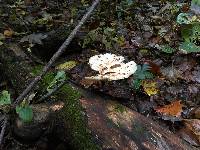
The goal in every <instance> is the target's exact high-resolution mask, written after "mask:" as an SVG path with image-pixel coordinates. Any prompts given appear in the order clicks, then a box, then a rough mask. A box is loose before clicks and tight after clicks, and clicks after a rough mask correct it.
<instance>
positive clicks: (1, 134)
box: [0, 116, 8, 146]
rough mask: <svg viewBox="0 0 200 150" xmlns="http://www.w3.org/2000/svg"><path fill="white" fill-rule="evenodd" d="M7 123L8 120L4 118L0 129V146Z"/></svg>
mask: <svg viewBox="0 0 200 150" xmlns="http://www.w3.org/2000/svg"><path fill="white" fill-rule="evenodd" d="M7 123H8V118H7V117H6V116H4V121H3V125H2V129H1V133H0V146H1V145H2V142H3V136H4V133H5V130H6V125H7Z"/></svg>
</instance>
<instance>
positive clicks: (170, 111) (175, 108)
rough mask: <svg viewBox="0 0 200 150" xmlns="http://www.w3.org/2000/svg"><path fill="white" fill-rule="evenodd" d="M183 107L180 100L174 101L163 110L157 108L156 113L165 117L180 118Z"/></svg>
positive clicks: (162, 108)
mask: <svg viewBox="0 0 200 150" xmlns="http://www.w3.org/2000/svg"><path fill="white" fill-rule="evenodd" d="M182 107H183V105H182V104H181V101H180V100H176V101H173V102H172V103H171V104H169V105H165V106H163V107H161V108H156V109H155V111H156V112H157V113H161V114H163V115H169V116H174V117H180V116H181V112H182V111H183V110H182Z"/></svg>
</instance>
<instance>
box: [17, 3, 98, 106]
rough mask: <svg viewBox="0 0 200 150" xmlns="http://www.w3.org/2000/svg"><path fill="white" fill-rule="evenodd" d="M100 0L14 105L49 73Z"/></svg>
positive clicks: (93, 5)
mask: <svg viewBox="0 0 200 150" xmlns="http://www.w3.org/2000/svg"><path fill="white" fill-rule="evenodd" d="M99 2H100V0H95V1H94V2H93V4H92V6H91V7H90V8H89V9H88V11H87V13H86V14H85V15H84V16H83V18H82V19H81V21H80V22H79V24H78V25H77V26H76V27H75V28H74V30H73V31H72V32H71V33H70V35H69V36H68V38H67V39H66V40H65V42H64V43H63V44H62V45H61V47H60V48H59V49H58V51H57V52H56V53H55V54H54V55H53V56H52V58H51V59H50V61H49V62H48V63H47V64H46V66H45V67H44V68H43V70H42V72H41V73H40V75H38V76H36V77H35V78H34V80H33V81H32V82H31V83H30V84H29V85H28V87H27V88H26V89H25V90H24V91H23V92H22V93H21V94H20V95H19V97H18V98H17V99H16V101H15V102H14V106H16V105H18V104H19V103H21V102H22V101H23V99H24V98H25V97H26V96H27V95H28V94H29V93H30V92H31V91H32V90H33V88H34V86H35V85H36V84H37V83H38V82H39V81H40V80H41V78H42V77H43V76H44V75H45V74H46V73H47V71H48V70H49V68H50V67H51V66H52V64H53V63H54V62H55V61H56V60H57V59H58V57H59V56H60V55H61V54H62V53H63V52H64V51H65V49H66V47H67V46H68V45H69V44H70V42H71V41H72V39H73V38H74V36H75V35H76V33H77V32H78V31H79V29H80V28H81V26H82V25H83V24H84V23H85V21H86V20H87V19H88V17H89V16H90V15H91V13H92V12H93V11H94V9H95V7H96V6H97V4H98V3H99Z"/></svg>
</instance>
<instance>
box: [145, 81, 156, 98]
mask: <svg viewBox="0 0 200 150" xmlns="http://www.w3.org/2000/svg"><path fill="white" fill-rule="evenodd" d="M142 86H143V89H144V91H145V92H146V94H147V95H149V96H152V95H156V94H157V93H158V91H159V90H158V88H157V82H155V81H154V80H144V81H143V82H142Z"/></svg>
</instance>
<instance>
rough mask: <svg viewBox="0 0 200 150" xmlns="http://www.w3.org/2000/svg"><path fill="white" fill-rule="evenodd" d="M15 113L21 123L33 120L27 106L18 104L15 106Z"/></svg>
mask: <svg viewBox="0 0 200 150" xmlns="http://www.w3.org/2000/svg"><path fill="white" fill-rule="evenodd" d="M16 113H17V114H18V115H19V118H20V119H21V120H22V121H23V122H31V121H32V120H33V110H32V108H31V107H30V106H29V104H20V106H17V107H16Z"/></svg>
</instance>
